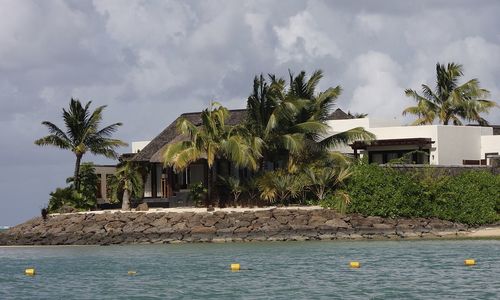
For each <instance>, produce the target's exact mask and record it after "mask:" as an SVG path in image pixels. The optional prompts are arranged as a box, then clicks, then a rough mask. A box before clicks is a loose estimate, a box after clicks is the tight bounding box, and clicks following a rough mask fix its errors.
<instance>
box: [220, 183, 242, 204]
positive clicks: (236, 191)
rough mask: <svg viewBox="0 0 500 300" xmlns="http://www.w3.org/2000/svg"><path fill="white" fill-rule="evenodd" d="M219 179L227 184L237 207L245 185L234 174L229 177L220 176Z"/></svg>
mask: <svg viewBox="0 0 500 300" xmlns="http://www.w3.org/2000/svg"><path fill="white" fill-rule="evenodd" d="M219 179H220V180H221V181H222V183H223V184H224V185H225V186H226V188H227V189H228V190H229V192H230V193H231V195H232V196H233V205H234V207H236V205H237V203H238V199H239V198H240V196H241V193H243V191H244V186H243V185H242V183H241V181H240V179H238V178H236V177H232V176H229V177H223V176H219Z"/></svg>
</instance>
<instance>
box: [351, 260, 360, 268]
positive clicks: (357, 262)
mask: <svg viewBox="0 0 500 300" xmlns="http://www.w3.org/2000/svg"><path fill="white" fill-rule="evenodd" d="M349 266H350V267H351V268H359V267H361V264H360V263H359V261H351V262H349Z"/></svg>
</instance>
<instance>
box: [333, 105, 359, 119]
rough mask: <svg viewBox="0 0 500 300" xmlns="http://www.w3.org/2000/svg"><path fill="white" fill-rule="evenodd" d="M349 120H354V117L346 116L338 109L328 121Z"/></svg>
mask: <svg viewBox="0 0 500 300" xmlns="http://www.w3.org/2000/svg"><path fill="white" fill-rule="evenodd" d="M347 119H354V117H353V116H351V115H349V114H346V113H345V112H344V111H343V110H341V109H340V108H337V109H336V110H335V111H334V112H332V113H331V114H330V115H329V116H328V120H347Z"/></svg>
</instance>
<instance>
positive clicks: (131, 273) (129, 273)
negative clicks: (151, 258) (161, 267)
mask: <svg viewBox="0 0 500 300" xmlns="http://www.w3.org/2000/svg"><path fill="white" fill-rule="evenodd" d="M127 274H128V275H129V276H134V275H137V272H136V271H128V272H127Z"/></svg>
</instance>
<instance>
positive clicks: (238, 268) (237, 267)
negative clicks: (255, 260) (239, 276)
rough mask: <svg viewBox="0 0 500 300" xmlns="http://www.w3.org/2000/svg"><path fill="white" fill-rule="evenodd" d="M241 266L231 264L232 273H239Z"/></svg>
mask: <svg viewBox="0 0 500 300" xmlns="http://www.w3.org/2000/svg"><path fill="white" fill-rule="evenodd" d="M239 270H240V264H231V271H239Z"/></svg>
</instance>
